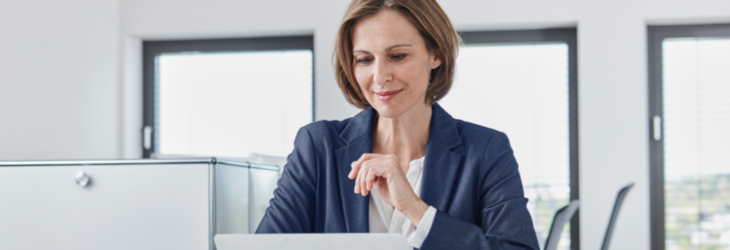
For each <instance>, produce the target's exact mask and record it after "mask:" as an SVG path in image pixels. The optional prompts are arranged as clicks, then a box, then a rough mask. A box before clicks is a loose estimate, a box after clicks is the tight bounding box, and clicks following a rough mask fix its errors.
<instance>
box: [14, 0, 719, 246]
mask: <svg viewBox="0 0 730 250" xmlns="http://www.w3.org/2000/svg"><path fill="white" fill-rule="evenodd" d="M117 1H119V0H117ZM348 2H349V1H347V0H318V1H301V0H276V1H274V0H270V1H253V0H248V1H242V0H205V1H204V0H189V1H175V0H121V3H120V4H121V6H119V10H118V11H117V9H116V8H117V7H116V1H114V0H106V1H92V0H86V1H84V0H68V1H64V2H63V3H60V2H59V3H56V2H54V1H45V2H43V3H39V2H36V1H28V0H26V1H19V0H15V1H13V0H10V1H8V0H6V1H4V2H3V3H2V4H1V5H0V160H6V159H52V158H115V157H127V158H135V157H139V152H141V149H140V142H139V138H140V128H141V87H140V86H141V73H140V69H141V57H140V54H141V41H142V40H156V39H177V38H224V37H252V36H270V35H295V34H314V36H315V69H316V71H315V79H316V81H315V98H316V100H315V114H316V119H317V120H320V119H343V118H346V117H349V116H352V115H353V114H355V113H356V112H357V110H356V109H355V108H352V107H350V106H348V105H347V104H346V102H345V100H344V98H342V95H341V93H340V91H339V89H338V88H337V85H336V83H335V80H334V77H333V70H332V66H331V59H330V58H331V54H332V48H333V41H334V36H335V32H336V29H337V26H338V23H339V20H340V18H341V16H342V14H343V13H342V12H343V11H344V8H345V7H346V5H347V3H348ZM440 2H441V4H442V6H443V8H444V9H445V10H446V12H447V13H448V14H449V16H450V17H451V18H452V21H453V23H454V24H455V26H456V27H457V28H458V29H460V30H499V29H524V28H545V27H565V26H572V27H577V28H578V76H579V81H578V84H579V99H580V100H579V105H580V106H579V109H580V113H579V125H580V128H579V129H580V132H579V133H580V164H581V165H580V167H581V168H580V179H581V180H580V181H581V185H580V188H581V189H580V192H581V197H580V198H581V203H582V209H581V236H582V241H581V248H582V249H598V248H599V247H600V244H601V241H602V238H603V234H604V230H605V228H606V223H607V221H608V217H609V213H610V210H611V206H612V203H613V200H614V198H615V195H616V192H617V191H618V189H619V188H620V187H621V186H623V185H625V184H627V183H629V182H635V183H636V186H635V188H634V189H633V190H632V191H631V192H630V194H629V196H628V197H627V200H626V201H625V203H624V206H623V210H622V212H621V215H620V217H619V221H618V225H617V227H616V231H615V232H614V238H613V241H612V249H648V248H649V191H648V184H649V183H648V181H649V176H648V173H649V168H648V153H649V152H648V143H647V140H648V139H649V134H648V120H649V117H648V112H647V110H648V98H647V73H646V72H647V58H646V57H647V56H646V54H647V51H646V46H647V45H646V25H647V24H684V23H686V24H690V23H730V11H727V10H730V2H728V1H726V0H667V1H656V0H614V1H579V0H555V1H540V0H523V1H496V0H450V1H447V0H441V1H440ZM118 14H120V15H121V23H120V24H117V23H116V19H117V17H116V15H118ZM117 25H119V26H120V27H117ZM117 32H120V33H121V36H120V35H118V33H117ZM119 68H121V72H119V71H118V70H119Z"/></svg>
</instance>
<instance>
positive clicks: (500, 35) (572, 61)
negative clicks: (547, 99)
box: [459, 28, 580, 250]
mask: <svg viewBox="0 0 730 250" xmlns="http://www.w3.org/2000/svg"><path fill="white" fill-rule="evenodd" d="M459 35H460V36H461V39H462V41H463V43H464V44H465V45H470V44H485V43H535V42H564V43H566V44H567V45H568V71H569V72H568V73H569V75H568V91H569V95H568V96H569V99H570V100H569V109H570V110H569V120H570V121H569V126H570V128H569V129H570V132H569V136H570V200H574V199H580V179H579V161H578V156H579V155H578V153H579V151H578V149H579V148H578V41H577V30H576V29H575V28H559V29H537V30H509V31H465V32H459ZM570 241H571V243H570V248H571V250H579V249H580V209H578V211H576V213H575V215H573V218H572V219H571V221H570Z"/></svg>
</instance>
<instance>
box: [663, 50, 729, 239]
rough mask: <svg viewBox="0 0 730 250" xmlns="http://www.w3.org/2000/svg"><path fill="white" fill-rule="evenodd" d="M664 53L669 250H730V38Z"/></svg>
mask: <svg viewBox="0 0 730 250" xmlns="http://www.w3.org/2000/svg"><path fill="white" fill-rule="evenodd" d="M662 53H663V61H662V67H663V80H664V82H663V83H662V84H663V93H662V94H663V99H664V100H663V101H664V164H665V165H664V174H665V175H664V197H665V204H664V205H665V207H664V209H665V217H664V220H665V225H664V228H665V244H666V249H730V38H691V39H687V38H683V39H666V40H664V41H663V43H662Z"/></svg>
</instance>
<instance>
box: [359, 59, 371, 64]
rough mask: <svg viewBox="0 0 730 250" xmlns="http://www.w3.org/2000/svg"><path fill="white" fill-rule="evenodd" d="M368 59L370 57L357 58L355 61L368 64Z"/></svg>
mask: <svg viewBox="0 0 730 250" xmlns="http://www.w3.org/2000/svg"><path fill="white" fill-rule="evenodd" d="M370 61H372V60H371V59H370V58H360V59H357V63H359V64H368V63H370Z"/></svg>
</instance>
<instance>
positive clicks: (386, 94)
mask: <svg viewBox="0 0 730 250" xmlns="http://www.w3.org/2000/svg"><path fill="white" fill-rule="evenodd" d="M401 91H403V89H399V90H393V91H380V92H376V93H375V95H376V96H378V99H380V101H381V102H388V101H390V99H393V97H395V96H396V95H398V93H400V92H401Z"/></svg>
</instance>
